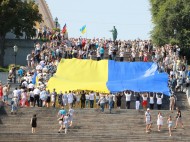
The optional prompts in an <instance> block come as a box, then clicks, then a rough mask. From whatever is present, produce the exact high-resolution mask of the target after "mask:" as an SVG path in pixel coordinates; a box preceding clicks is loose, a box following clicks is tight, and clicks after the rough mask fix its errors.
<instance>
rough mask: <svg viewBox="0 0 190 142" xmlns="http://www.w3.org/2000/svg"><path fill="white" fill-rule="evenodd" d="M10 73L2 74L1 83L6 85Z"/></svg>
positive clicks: (0, 73) (0, 74)
mask: <svg viewBox="0 0 190 142" xmlns="http://www.w3.org/2000/svg"><path fill="white" fill-rule="evenodd" d="M7 78H8V72H0V81H1V82H2V83H3V84H5V83H7Z"/></svg>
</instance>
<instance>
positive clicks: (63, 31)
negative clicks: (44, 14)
mask: <svg viewBox="0 0 190 142" xmlns="http://www.w3.org/2000/svg"><path fill="white" fill-rule="evenodd" d="M66 31H67V25H66V24H65V25H64V26H63V29H62V33H63V34H64V33H66Z"/></svg>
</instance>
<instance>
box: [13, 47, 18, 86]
mask: <svg viewBox="0 0 190 142" xmlns="http://www.w3.org/2000/svg"><path fill="white" fill-rule="evenodd" d="M13 50H14V56H15V69H14V83H16V55H17V52H18V47H17V46H16V45H15V46H14V47H13Z"/></svg>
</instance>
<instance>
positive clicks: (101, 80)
mask: <svg viewBox="0 0 190 142" xmlns="http://www.w3.org/2000/svg"><path fill="white" fill-rule="evenodd" d="M157 68H158V67H157V64H156V63H152V62H116V61H112V60H101V61H93V60H81V59H62V60H61V62H60V63H59V65H58V69H57V72H56V74H55V75H54V76H53V77H52V78H50V80H49V82H48V86H47V89H49V90H50V91H52V90H53V89H54V88H55V89H56V91H57V92H58V93H59V92H60V91H62V92H65V91H67V92H68V91H70V90H71V91H76V90H89V91H95V92H102V93H109V92H121V91H124V90H131V91H135V92H160V93H164V94H165V95H168V96H169V88H168V75H167V74H166V73H159V72H158V70H157Z"/></svg>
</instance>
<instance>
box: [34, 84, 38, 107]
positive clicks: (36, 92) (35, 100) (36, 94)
mask: <svg viewBox="0 0 190 142" xmlns="http://www.w3.org/2000/svg"><path fill="white" fill-rule="evenodd" d="M33 92H34V107H35V106H36V102H37V106H38V107H39V99H40V90H39V87H37V88H35V89H34V91H33Z"/></svg>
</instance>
